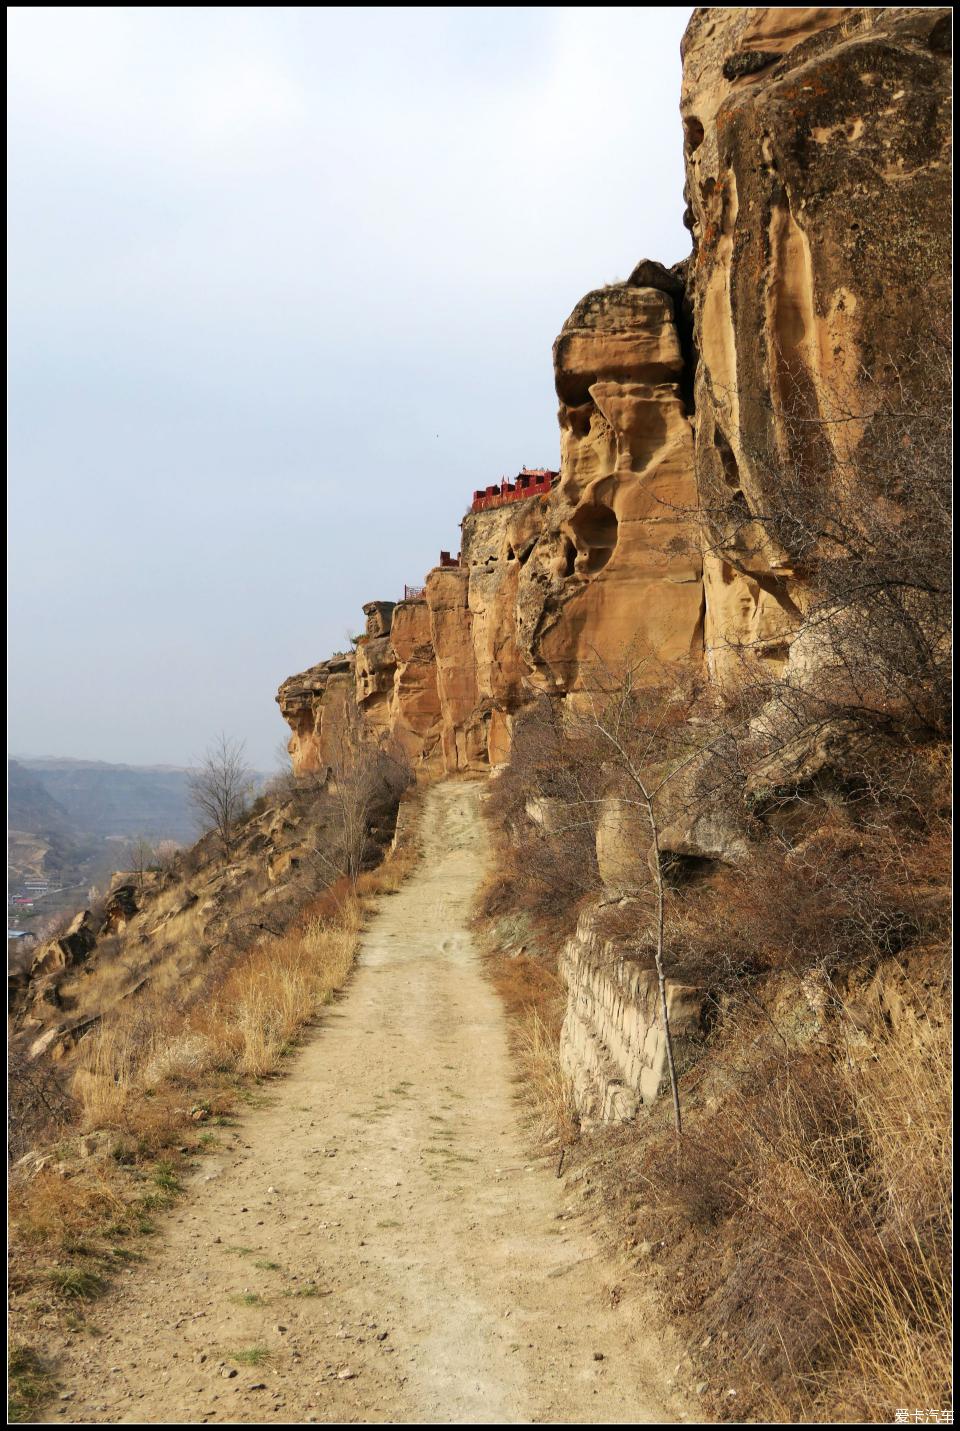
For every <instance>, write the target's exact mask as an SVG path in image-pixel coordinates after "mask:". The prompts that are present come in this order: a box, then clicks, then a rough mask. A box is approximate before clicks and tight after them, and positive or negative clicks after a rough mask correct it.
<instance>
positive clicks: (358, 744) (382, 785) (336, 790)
mask: <svg viewBox="0 0 960 1431" xmlns="http://www.w3.org/2000/svg"><path fill="white" fill-rule="evenodd" d="M349 710H350V711H351V712H353V714H352V715H351V716H349V717H348V719H347V720H345V722H344V723H343V724H342V725H341V726H338V728H337V732H336V736H335V738H334V745H333V749H332V751H331V752H330V764H329V767H328V769H327V771H326V772H325V773H324V775H323V777H322V780H317V781H316V782H315V789H314V792H313V794H314V798H315V800H316V803H317V807H318V811H319V816H320V823H322V824H323V826H324V829H325V838H324V839H323V841H322V842H320V843H317V844H315V845H314V848H313V855H314V858H315V860H316V861H317V864H318V868H319V869H320V870H321V871H322V873H323V875H324V878H325V880H326V881H328V882H330V881H333V880H335V879H338V878H341V877H342V878H346V879H347V880H349V881H350V883H351V884H356V881H357V879H358V878H359V876H360V874H361V873H362V871H363V870H364V868H365V867H366V866H367V864H368V863H369V861H370V859H371V856H372V855H373V853H374V850H375V849H376V848H377V846H378V840H377V837H376V832H377V828H378V827H379V829H380V833H381V835H382V836H383V837H388V827H389V828H392V823H393V820H394V819H395V816H396V811H397V807H398V805H399V802H400V797H401V795H402V794H403V792H404V790H406V789H407V787H408V786H409V785H410V783H411V781H412V779H413V776H412V774H411V771H410V767H409V764H408V762H407V760H406V758H405V756H404V755H403V753H402V751H401V750H400V749H399V748H395V747H394V746H392V745H391V744H390V743H389V742H388V741H386V740H382V741H381V740H377V739H375V738H374V737H373V736H371V735H370V733H369V731H367V730H366V728H365V727H364V726H363V723H362V721H361V718H360V716H359V713H357V712H356V709H355V707H350V708H349Z"/></svg>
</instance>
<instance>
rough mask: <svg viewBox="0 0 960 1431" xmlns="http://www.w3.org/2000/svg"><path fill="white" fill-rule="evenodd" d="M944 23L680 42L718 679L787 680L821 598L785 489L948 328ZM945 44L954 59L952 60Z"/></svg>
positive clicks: (699, 466)
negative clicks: (762, 669)
mask: <svg viewBox="0 0 960 1431" xmlns="http://www.w3.org/2000/svg"><path fill="white" fill-rule="evenodd" d="M949 23H950V22H949V12H948V11H947V10H943V9H941V10H937V9H920V8H910V9H907V8H897V9H893V8H891V9H883V8H879V9H874V10H854V9H829V8H820V9H789V8H784V9H776V8H749V7H748V8H744V9H733V8H701V9H697V10H695V11H694V14H693V17H692V18H691V21H690V24H689V25H688V27H687V31H686V34H685V36H684V40H683V46H682V52H683V91H682V103H681V111H682V115H683V126H684V154H685V163H686V196H687V201H688V222H689V224H690V228H691V232H692V236H693V243H694V256H693V261H692V263H691V266H690V281H689V283H688V291H689V295H690V298H691V301H692V304H693V310H694V322H695V344H696V351H697V355H698V360H699V361H698V366H697V374H696V384H695V389H696V436H695V459H696V472H697V481H698V487H699V492H700V498H701V502H702V503H703V505H704V507H706V508H709V509H710V510H711V511H712V512H713V513H714V514H715V517H714V521H713V524H712V525H713V529H714V531H713V534H714V536H715V537H717V538H720V540H719V541H718V544H717V547H716V549H714V550H712V551H710V552H708V553H707V554H706V555H705V557H704V568H705V590H706V647H707V652H708V657H709V660H710V663H711V666H712V668H713V669H714V670H715V671H721V670H722V669H723V668H724V666H725V665H726V664H728V663H729V662H730V660H731V659H732V653H731V651H730V647H731V646H736V645H737V644H738V643H741V642H750V643H751V644H752V645H753V646H754V649H756V648H757V644H758V643H759V644H760V648H761V649H763V650H766V651H767V652H768V654H769V657H770V659H771V660H772V661H773V662H774V664H779V665H780V666H782V665H783V664H784V662H785V660H786V659H787V655H788V642H787V641H785V639H784V637H785V636H786V635H788V634H789V631H790V630H791V629H792V628H793V626H794V625H795V624H796V619H797V616H798V612H799V610H802V608H803V606H804V603H805V600H806V596H805V589H804V582H803V571H802V567H800V566H798V564H797V558H798V553H796V552H793V551H791V550H789V546H788V543H787V541H785V540H781V541H778V540H775V539H774V538H773V536H772V535H771V530H770V526H769V524H766V525H757V524H753V523H751V522H750V520H749V518H750V517H751V515H753V516H761V515H762V514H763V513H765V512H766V511H767V510H768V503H769V498H770V495H771V490H770V489H771V484H773V485H775V484H776V483H777V480H778V474H782V473H783V472H784V471H794V470H797V471H803V472H804V474H805V476H806V479H807V480H809V481H811V482H813V481H816V480H817V478H818V476H819V477H822V478H826V477H828V474H829V470H830V465H831V458H832V457H834V456H836V449H838V447H839V446H840V445H841V444H842V445H843V446H844V448H845V450H847V451H849V447H850V444H851V443H853V445H854V446H855V445H856V443H857V442H859V441H860V440H863V438H864V436H866V439H867V440H868V441H869V440H870V434H869V433H866V434H865V433H864V431H863V430H862V429H861V428H860V427H858V425H857V424H856V423H855V422H853V423H852V422H851V421H850V418H851V416H856V414H857V413H858V412H862V411H863V406H862V402H861V400H860V399H859V398H858V395H857V385H858V382H859V380H860V378H861V375H862V372H863V371H864V370H866V371H867V372H870V373H872V374H876V375H879V376H881V377H882V376H884V375H885V374H886V375H889V373H891V372H893V371H894V370H895V371H896V372H897V373H899V374H901V375H903V376H906V375H907V374H908V373H909V371H910V369H911V367H912V366H915V358H916V354H917V352H918V351H920V352H923V351H925V350H926V348H927V347H928V346H929V343H930V338H931V334H932V333H933V332H934V331H935V330H936V329H937V328H938V326H939V327H940V328H942V327H943V321H944V316H945V315H946V314H947V313H948V312H949V285H950V232H949V225H948V224H947V223H946V221H945V218H946V212H947V203H948V200H947V193H948V183H949V178H948V176H949V172H950V170H949V162H950V160H949V144H950V119H949V109H950V80H949V73H950V60H949V53H948V49H949ZM945 42H946V45H947V49H946V50H945V49H944V43H945Z"/></svg>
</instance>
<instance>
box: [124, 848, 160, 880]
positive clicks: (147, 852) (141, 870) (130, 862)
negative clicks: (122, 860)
mask: <svg viewBox="0 0 960 1431" xmlns="http://www.w3.org/2000/svg"><path fill="white" fill-rule="evenodd" d="M156 861H157V853H156V850H155V849H154V848H153V845H152V844H151V843H150V841H149V840H148V839H147V837H146V835H135V836H134V838H133V839H132V840H131V842H130V844H129V846H128V849H127V856H126V863H127V866H128V868H129V870H130V873H131V874H132V875H134V876H135V877H136V881H137V889H138V890H139V891H141V892H142V891H143V885H144V876H145V874H146V873H147V871H148V870H149V869H152V868H153V867H154V865H155V864H156Z"/></svg>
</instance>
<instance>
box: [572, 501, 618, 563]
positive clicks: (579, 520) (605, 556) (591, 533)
mask: <svg viewBox="0 0 960 1431" xmlns="http://www.w3.org/2000/svg"><path fill="white" fill-rule="evenodd" d="M571 525H572V527H573V530H574V533H575V535H576V538H577V546H578V548H579V552H580V558H581V562H580V566H581V570H584V571H588V572H593V571H600V569H601V568H602V567H605V566H606V564H607V562H608V561H609V560H610V558H611V557H612V556H613V552H614V548H615V547H616V545H617V527H618V523H617V514H616V512H614V511H613V510H612V509H611V508H610V507H604V506H602V505H601V504H600V503H590V504H588V505H586V506H583V507H581V508H580V510H579V511H578V512H576V513H574V516H573V520H572V522H571Z"/></svg>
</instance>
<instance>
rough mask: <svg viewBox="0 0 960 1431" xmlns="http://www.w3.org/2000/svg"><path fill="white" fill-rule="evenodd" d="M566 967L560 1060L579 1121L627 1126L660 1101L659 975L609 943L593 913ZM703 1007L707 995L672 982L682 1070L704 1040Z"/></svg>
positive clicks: (671, 1007) (569, 949) (566, 955)
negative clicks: (643, 1110)
mask: <svg viewBox="0 0 960 1431" xmlns="http://www.w3.org/2000/svg"><path fill="white" fill-rule="evenodd" d="M560 967H561V973H562V974H563V977H564V979H565V980H566V984H567V990H568V1002H567V1013H566V1018H565V1019H564V1024H563V1031H562V1035H561V1060H562V1064H563V1069H564V1072H565V1073H566V1075H567V1077H568V1078H569V1079H570V1083H571V1086H572V1088H573V1093H574V1098H575V1100H576V1104H577V1109H578V1112H579V1113H580V1116H581V1119H582V1120H583V1121H584V1123H585V1124H586V1125H589V1124H590V1123H596V1122H602V1123H616V1122H623V1121H628V1120H629V1119H631V1118H634V1117H636V1114H637V1112H638V1110H639V1108H640V1107H641V1105H642V1104H644V1103H647V1104H649V1103H653V1102H654V1101H655V1100H656V1099H657V1097H658V1096H659V1095H660V1092H661V1089H662V1086H663V1083H664V1079H665V1077H666V1068H665V1065H666V1042H665V1039H664V1035H663V1023H662V1019H661V1017H660V1012H659V991H658V988H657V976H656V974H655V973H654V971H653V970H652V969H649V968H644V967H643V966H642V965H641V964H639V963H638V962H636V961H635V960H632V959H629V958H626V957H624V953H623V949H622V947H621V946H619V945H617V944H614V943H613V942H612V941H610V940H607V939H604V938H603V937H602V935H601V934H599V933H598V931H597V930H596V928H595V927H594V913H593V911H591V910H587V911H585V913H584V914H583V915H581V917H580V920H579V922H578V924H577V932H576V934H575V936H574V937H573V938H572V939H571V940H569V941H568V943H567V944H566V946H565V947H564V950H563V955H562V958H561V965H560ZM704 1006H705V997H704V993H703V991H702V990H699V989H695V988H693V987H691V986H690V985H687V984H681V983H678V982H676V981H674V980H668V981H667V1009H668V1011H669V1014H670V1029H671V1034H672V1037H673V1043H674V1060H675V1062H676V1063H677V1066H678V1068H679V1069H682V1068H683V1066H684V1064H685V1062H686V1061H687V1060H688V1059H689V1058H690V1057H691V1056H692V1055H693V1053H694V1052H695V1049H696V1047H697V1045H698V1043H699V1042H700V1040H701V1038H702V1034H703V1027H704Z"/></svg>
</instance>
